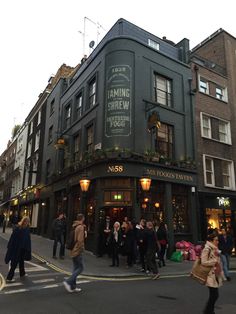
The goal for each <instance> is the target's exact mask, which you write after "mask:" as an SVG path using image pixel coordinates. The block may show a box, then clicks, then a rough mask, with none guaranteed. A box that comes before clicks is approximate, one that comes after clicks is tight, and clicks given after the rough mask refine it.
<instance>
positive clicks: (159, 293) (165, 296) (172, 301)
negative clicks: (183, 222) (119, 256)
mask: <svg viewBox="0 0 236 314" xmlns="http://www.w3.org/2000/svg"><path fill="white" fill-rule="evenodd" d="M5 246H6V242H4V240H1V239H0V271H1V272H3V274H4V275H5V274H6V272H7V266H6V265H5V264H4V262H3V257H4V254H5ZM26 271H27V273H28V277H27V278H25V279H24V280H20V278H19V274H18V273H16V276H15V279H16V282H14V283H10V284H8V285H7V286H6V287H5V288H4V289H3V290H2V291H1V292H0V313H1V314H153V313H158V314H162V313H163V314H175V313H176V314H177V313H178V314H199V313H202V309H203V307H204V304H205V302H206V300H207V296H208V291H207V288H206V287H204V286H201V285H199V284H198V283H196V282H195V281H193V280H192V279H190V278H187V277H174V278H160V279H159V280H156V281H154V280H152V279H145V280H137V279H134V280H124V281H120V280H117V281H112V279H110V280H107V281H91V280H89V279H86V278H81V279H80V278H79V279H78V286H79V287H81V288H82V291H81V292H79V293H68V292H67V291H66V290H65V289H64V286H63V285H62V281H63V280H64V276H65V275H64V274H61V273H59V272H57V271H55V270H53V269H51V268H50V267H49V266H48V265H46V264H43V263H41V262H40V261H37V260H36V259H33V260H32V261H31V262H30V263H26ZM235 291H236V274H233V275H232V281H231V282H226V283H225V284H224V286H223V287H222V288H221V289H220V299H219V301H218V302H217V308H216V313H217V314H235V313H236V298H235Z"/></svg>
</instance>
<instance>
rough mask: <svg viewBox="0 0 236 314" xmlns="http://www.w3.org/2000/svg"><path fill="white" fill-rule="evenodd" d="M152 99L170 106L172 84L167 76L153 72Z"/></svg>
mask: <svg viewBox="0 0 236 314" xmlns="http://www.w3.org/2000/svg"><path fill="white" fill-rule="evenodd" d="M154 100H155V101H156V102H157V103H159V104H161V105H164V106H168V107H171V106H172V84H171V81H170V80H168V79H167V78H165V77H163V76H161V75H158V74H154Z"/></svg>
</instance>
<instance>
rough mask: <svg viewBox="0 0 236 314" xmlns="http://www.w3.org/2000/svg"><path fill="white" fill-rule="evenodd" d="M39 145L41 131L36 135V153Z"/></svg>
mask: <svg viewBox="0 0 236 314" xmlns="http://www.w3.org/2000/svg"><path fill="white" fill-rule="evenodd" d="M39 143H40V130H38V132H37V133H36V136H35V148H34V151H36V150H37V149H38V148H39Z"/></svg>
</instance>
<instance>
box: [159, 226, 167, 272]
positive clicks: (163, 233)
mask: <svg viewBox="0 0 236 314" xmlns="http://www.w3.org/2000/svg"><path fill="white" fill-rule="evenodd" d="M157 239H158V241H159V243H160V251H159V254H158V257H159V263H158V264H159V267H161V264H162V266H166V264H165V259H164V257H165V253H166V248H167V230H166V226H165V224H164V222H161V223H160V226H159V228H158V230H157Z"/></svg>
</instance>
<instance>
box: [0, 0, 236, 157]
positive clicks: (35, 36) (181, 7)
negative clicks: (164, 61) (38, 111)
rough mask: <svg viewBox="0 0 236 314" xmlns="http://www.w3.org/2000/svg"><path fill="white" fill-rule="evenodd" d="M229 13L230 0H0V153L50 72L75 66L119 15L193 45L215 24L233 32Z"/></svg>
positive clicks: (235, 33)
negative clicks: (185, 40) (186, 39)
mask: <svg viewBox="0 0 236 314" xmlns="http://www.w3.org/2000/svg"><path fill="white" fill-rule="evenodd" d="M234 15H235V12H234V10H233V7H232V1H231V0H224V2H223V3H222V1H220V0H207V1H206V0H198V1H197V2H196V1H192V2H191V1H189V0H179V1H176V0H169V1H160V0H159V1H158V0H146V1H144V2H141V1H134V0H132V1H131V0H119V1H112V0H100V1H99V0H96V1H95V0H90V1H81V0H7V1H0V62H1V67H0V69H1V72H0V90H1V93H0V154H1V153H2V152H3V151H4V150H5V149H6V146H7V143H8V140H10V139H11V132H12V129H13V127H14V125H15V124H22V123H23V122H24V120H25V118H26V116H27V115H28V113H29V112H30V110H31V109H32V107H33V106H34V105H35V103H36V102H37V99H38V96H39V94H40V93H41V92H42V91H43V90H44V88H45V87H46V85H47V82H48V80H49V78H50V77H51V75H52V74H56V72H57V69H58V68H59V67H60V66H61V65H62V64H63V63H65V64H67V65H70V66H76V65H77V64H78V63H79V62H80V60H81V59H82V56H83V53H84V52H85V53H86V54H89V53H90V52H91V49H90V48H89V42H90V41H92V40H94V41H95V45H96V43H97V41H99V40H101V39H102V37H103V36H104V35H105V33H106V32H107V31H108V30H109V29H110V28H111V27H112V25H113V24H114V23H115V22H116V21H117V20H118V19H119V18H125V19H126V20H128V21H129V22H132V23H134V24H136V25H137V26H139V27H141V28H143V29H145V30H147V31H149V32H150V33H153V34H154V35H156V36H158V37H160V38H162V37H163V36H166V37H167V39H169V40H172V41H174V42H176V43H177V42H179V41H180V40H182V39H183V38H188V39H189V40H190V48H193V47H194V46H196V45H197V44H198V43H200V42H201V41H203V40H204V39H206V38H207V37H208V36H210V35H211V34H213V33H214V32H215V31H216V30H218V29H219V28H223V29H224V30H226V31H227V32H229V33H230V34H231V35H233V36H235V37H236V19H235V16H234ZM85 17H86V18H85ZM84 21H85V30H86V32H85V34H86V36H85V49H84V48H83V35H82V34H83V32H84ZM98 25H99V27H98Z"/></svg>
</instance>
